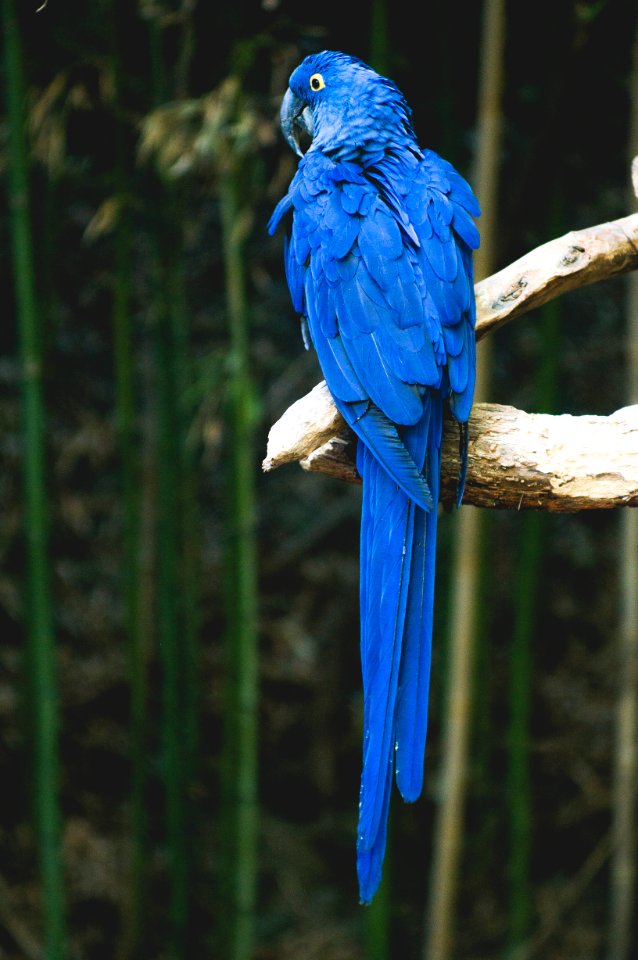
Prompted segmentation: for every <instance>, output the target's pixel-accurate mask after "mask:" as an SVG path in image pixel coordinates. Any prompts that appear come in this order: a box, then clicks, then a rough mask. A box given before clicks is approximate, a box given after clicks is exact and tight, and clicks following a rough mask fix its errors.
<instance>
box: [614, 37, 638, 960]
mask: <svg viewBox="0 0 638 960" xmlns="http://www.w3.org/2000/svg"><path fill="white" fill-rule="evenodd" d="M631 90H632V94H633V96H632V100H631V103H632V109H631V116H630V133H629V156H630V158H631V159H632V161H633V163H632V179H633V197H632V200H633V203H634V205H635V198H636V195H638V162H637V161H636V160H635V159H634V158H635V157H636V154H638V33H637V34H636V36H635V37H634V51H633V65H632V77H631ZM627 283H628V289H627V330H626V351H625V353H626V357H627V367H626V374H625V375H626V379H627V403H638V277H636V276H635V275H634V274H632V275H631V276H630V277H628V279H627ZM620 524H621V546H620V556H619V563H620V623H619V631H618V634H619V635H618V701H617V707H616V756H615V771H614V788H613V803H612V812H613V820H612V837H613V851H612V862H611V884H610V888H611V889H610V893H611V898H610V915H609V923H610V926H609V948H608V957H609V960H629V957H630V956H631V955H632V954H631V943H632V925H633V923H634V918H635V908H636V855H637V847H636V778H637V777H638V746H637V744H638V514H637V513H636V512H635V511H634V510H623V511H622V514H621V517H620Z"/></svg>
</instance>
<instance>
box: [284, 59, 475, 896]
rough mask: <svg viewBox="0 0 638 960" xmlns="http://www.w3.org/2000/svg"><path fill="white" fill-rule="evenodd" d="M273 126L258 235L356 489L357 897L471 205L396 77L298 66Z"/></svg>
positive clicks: (465, 278)
mask: <svg viewBox="0 0 638 960" xmlns="http://www.w3.org/2000/svg"><path fill="white" fill-rule="evenodd" d="M281 128H282V132H283V134H284V136H285V138H286V140H287V141H288V142H289V143H290V145H291V146H292V148H293V149H294V150H295V152H296V153H297V154H298V155H299V157H300V161H299V164H298V168H297V172H296V174H295V176H294V178H293V180H292V182H291V184H290V187H289V190H288V193H287V194H286V196H285V197H283V199H282V200H281V201H280V202H279V203H278V204H277V206H276V208H275V210H274V213H273V215H272V217H271V219H270V222H269V225H268V229H269V232H270V233H271V234H272V233H273V232H274V231H275V229H276V228H277V225H278V224H279V223H280V221H282V219H284V218H286V221H287V226H288V230H287V236H286V241H285V247H284V263H285V271H286V278H287V282H288V286H289V289H290V295H291V299H292V303H293V306H294V309H295V311H296V312H297V313H298V314H299V315H300V317H301V320H302V328H303V331H304V340H305V342H306V347H308V346H309V341H311V342H312V345H313V346H314V348H315V350H316V353H317V356H318V359H319V363H320V365H321V368H322V372H323V375H324V377H325V380H326V383H327V385H328V388H329V390H330V392H331V394H332V397H333V398H334V402H335V404H336V406H337V408H338V410H339V411H340V413H341V414H342V416H343V418H344V420H345V421H346V423H348V424H349V426H350V427H351V429H352V430H353V431H354V433H355V434H356V436H357V441H358V442H357V469H358V471H359V473H360V475H361V478H362V484H363V486H362V491H363V492H362V507H361V540H360V618H361V668H362V676H363V691H364V698H363V769H362V774H361V786H360V795H359V823H358V830H357V873H358V880H359V894H360V900H361V902H362V903H369V902H370V901H371V900H372V898H373V896H374V894H375V892H376V890H377V888H378V886H379V883H380V881H381V872H382V865H383V857H384V853H385V846H386V833H387V820H388V810H389V804H390V793H391V787H392V779H393V776H394V778H395V779H396V783H397V786H398V789H399V791H400V793H401V795H402V796H403V798H404V799H405V800H406V801H413V800H416V799H417V797H418V796H419V795H420V793H421V790H422V786H423V765H424V753H425V739H426V728H427V711H428V690H429V680H430V660H431V644H432V613H433V603H434V571H435V557H436V527H437V505H438V499H439V475H440V464H441V438H442V429H443V407H444V404H447V405H448V406H449V409H450V411H451V413H452V415H453V416H454V418H455V419H456V420H457V421H458V423H459V425H460V428H459V432H460V452H461V455H460V463H461V466H460V473H459V481H458V497H457V503H458V504H460V502H461V498H462V496H463V485H464V481H465V472H466V466H467V420H468V417H469V415H470V408H471V406H472V400H473V394H474V380H475V336H474V324H475V303H474V283H473V267H472V250H473V249H476V248H477V247H478V244H479V234H478V231H477V228H476V225H475V223H474V219H473V218H474V217H477V216H478V215H479V212H480V211H479V205H478V202H477V200H476V198H475V196H474V194H473V192H472V190H471V188H470V187H469V185H468V184H467V182H466V181H465V180H464V179H463V178H462V177H461V176H460V174H459V173H457V171H456V170H455V169H454V168H453V167H452V166H451V165H450V164H449V163H448V162H447V161H445V160H443V159H442V158H441V157H440V156H438V155H437V154H436V153H434V152H433V151H432V150H423V149H421V148H420V147H419V146H418V144H417V141H416V137H415V133H414V130H413V127H412V122H411V111H410V109H409V107H408V105H407V103H406V101H405V99H404V97H403V95H402V94H401V92H400V91H399V90H398V88H397V87H396V85H395V84H394V83H393V82H392V81H391V80H389V79H387V78H386V77H383V76H380V75H379V74H378V73H376V72H375V71H374V70H372V69H371V68H370V67H369V66H367V65H366V64H365V63H363V62H362V61H361V60H359V59H357V58H355V57H352V56H348V55H346V54H343V53H338V52H334V51H329V50H326V51H323V52H322V53H317V54H313V55H311V56H309V57H306V58H305V59H304V60H303V62H302V63H301V64H300V65H299V66H298V67H297V68H296V69H295V70H294V72H293V73H292V75H291V77H290V81H289V87H288V90H287V92H286V94H285V96H284V99H283V102H282V106H281ZM302 143H303V144H304V146H305V147H306V148H307V149H306V152H305V153H304V152H303V150H302V146H301V144H302ZM308 335H309V337H308Z"/></svg>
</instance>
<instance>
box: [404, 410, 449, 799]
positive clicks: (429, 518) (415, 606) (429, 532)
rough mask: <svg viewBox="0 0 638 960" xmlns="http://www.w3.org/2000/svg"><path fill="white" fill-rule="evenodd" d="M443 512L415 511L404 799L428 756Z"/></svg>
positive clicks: (415, 789) (436, 433)
mask: <svg viewBox="0 0 638 960" xmlns="http://www.w3.org/2000/svg"><path fill="white" fill-rule="evenodd" d="M441 426H442V425H441V416H440V406H439V409H438V410H436V411H433V412H432V422H431V424H430V430H429V434H428V454H427V476H428V483H429V485H430V489H431V490H432V496H433V497H434V501H435V503H436V502H438V497H439V472H440V463H441ZM437 520H438V513H437V510H436V509H435V510H431V511H430V512H429V513H424V512H423V511H422V510H419V509H418V508H417V509H416V512H415V529H414V538H413V546H412V568H411V571H410V585H411V586H410V598H409V603H408V610H407V614H406V619H405V629H404V633H403V652H402V656H401V670H400V672H399V692H398V695H397V705H396V758H395V762H396V780H397V786H398V788H399V790H400V792H401V795H402V797H403V798H404V800H408V801H412V800H416V799H417V797H418V796H419V795H420V793H421V790H422V789H423V758H424V754H425V740H426V735H427V725H428V701H429V691H430V664H431V660H432V621H433V614H434V580H435V570H436V530H437Z"/></svg>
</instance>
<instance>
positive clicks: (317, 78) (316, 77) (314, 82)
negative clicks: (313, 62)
mask: <svg viewBox="0 0 638 960" xmlns="http://www.w3.org/2000/svg"><path fill="white" fill-rule="evenodd" d="M309 83H310V89H311V90H313V91H314V92H315V93H316V92H317V90H323V88H324V87H325V85H326V84H325V81H324V79H323V77H322V76H321V74H320V73H313V75H312V76H311V78H310V80H309Z"/></svg>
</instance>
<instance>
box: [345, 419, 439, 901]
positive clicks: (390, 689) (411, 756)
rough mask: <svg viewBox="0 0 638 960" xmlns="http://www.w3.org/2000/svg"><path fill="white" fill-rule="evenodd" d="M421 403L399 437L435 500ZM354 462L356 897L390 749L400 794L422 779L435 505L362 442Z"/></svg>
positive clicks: (381, 802)
mask: <svg viewBox="0 0 638 960" xmlns="http://www.w3.org/2000/svg"><path fill="white" fill-rule="evenodd" d="M427 406H428V409H427V410H426V413H425V416H424V418H423V421H422V422H421V424H419V425H416V426H415V427H411V428H405V430H404V431H403V439H404V442H405V445H406V447H407V448H408V450H409V453H410V455H411V457H412V458H414V461H415V463H416V464H417V465H419V466H420V468H423V467H425V470H424V472H425V474H426V477H427V481H428V484H429V486H430V489H431V490H432V492H433V494H435V496H434V503H435V504H436V503H437V501H438V492H439V464H440V447H441V422H442V417H441V411H440V404H439V403H437V402H436V401H434V400H433V401H432V402H431V404H428V405H427ZM430 407H434V408H435V409H433V410H431V409H429V408H430ZM426 451H427V456H426ZM358 465H359V470H360V473H361V476H362V480H363V503H362V511H361V596H360V599H361V667H362V674H363V689H364V711H363V712H364V717H363V723H364V731H363V770H362V774H361V790H360V799H359V828H358V834H357V835H358V841H357V869H358V875H359V888H360V896H361V900H362V902H364V903H365V902H368V901H369V900H371V899H372V897H373V895H374V893H375V891H376V889H377V886H378V884H379V882H380V879H381V865H382V862H383V854H384V850H385V842H386V830H387V818H388V810H389V803H390V793H391V785H392V778H393V772H394V766H395V753H396V777H397V784H398V786H399V789H400V790H401V793H402V794H403V796H404V797H405V799H409V800H414V799H416V797H417V796H418V795H419V793H420V791H421V786H422V782H423V754H424V749H425V735H426V727H427V704H428V686H429V672H430V651H431V633H432V606H433V597H434V560H435V548H436V509H433V510H431V511H429V512H428V513H426V512H424V511H423V510H422V509H421V507H419V506H417V505H416V504H415V503H414V501H413V500H412V499H411V498H410V497H408V496H407V495H406V493H405V492H404V490H403V489H401V488H400V487H399V486H398V485H397V480H396V478H393V477H391V476H389V475H388V473H387V472H386V470H385V469H384V468H383V466H382V465H381V464H380V463H379V461H378V459H377V458H376V457H375V455H374V454H373V453H371V452H370V451H369V450H368V449H367V448H366V447H365V446H364V445H363V444H362V443H360V444H359V451H358Z"/></svg>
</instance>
